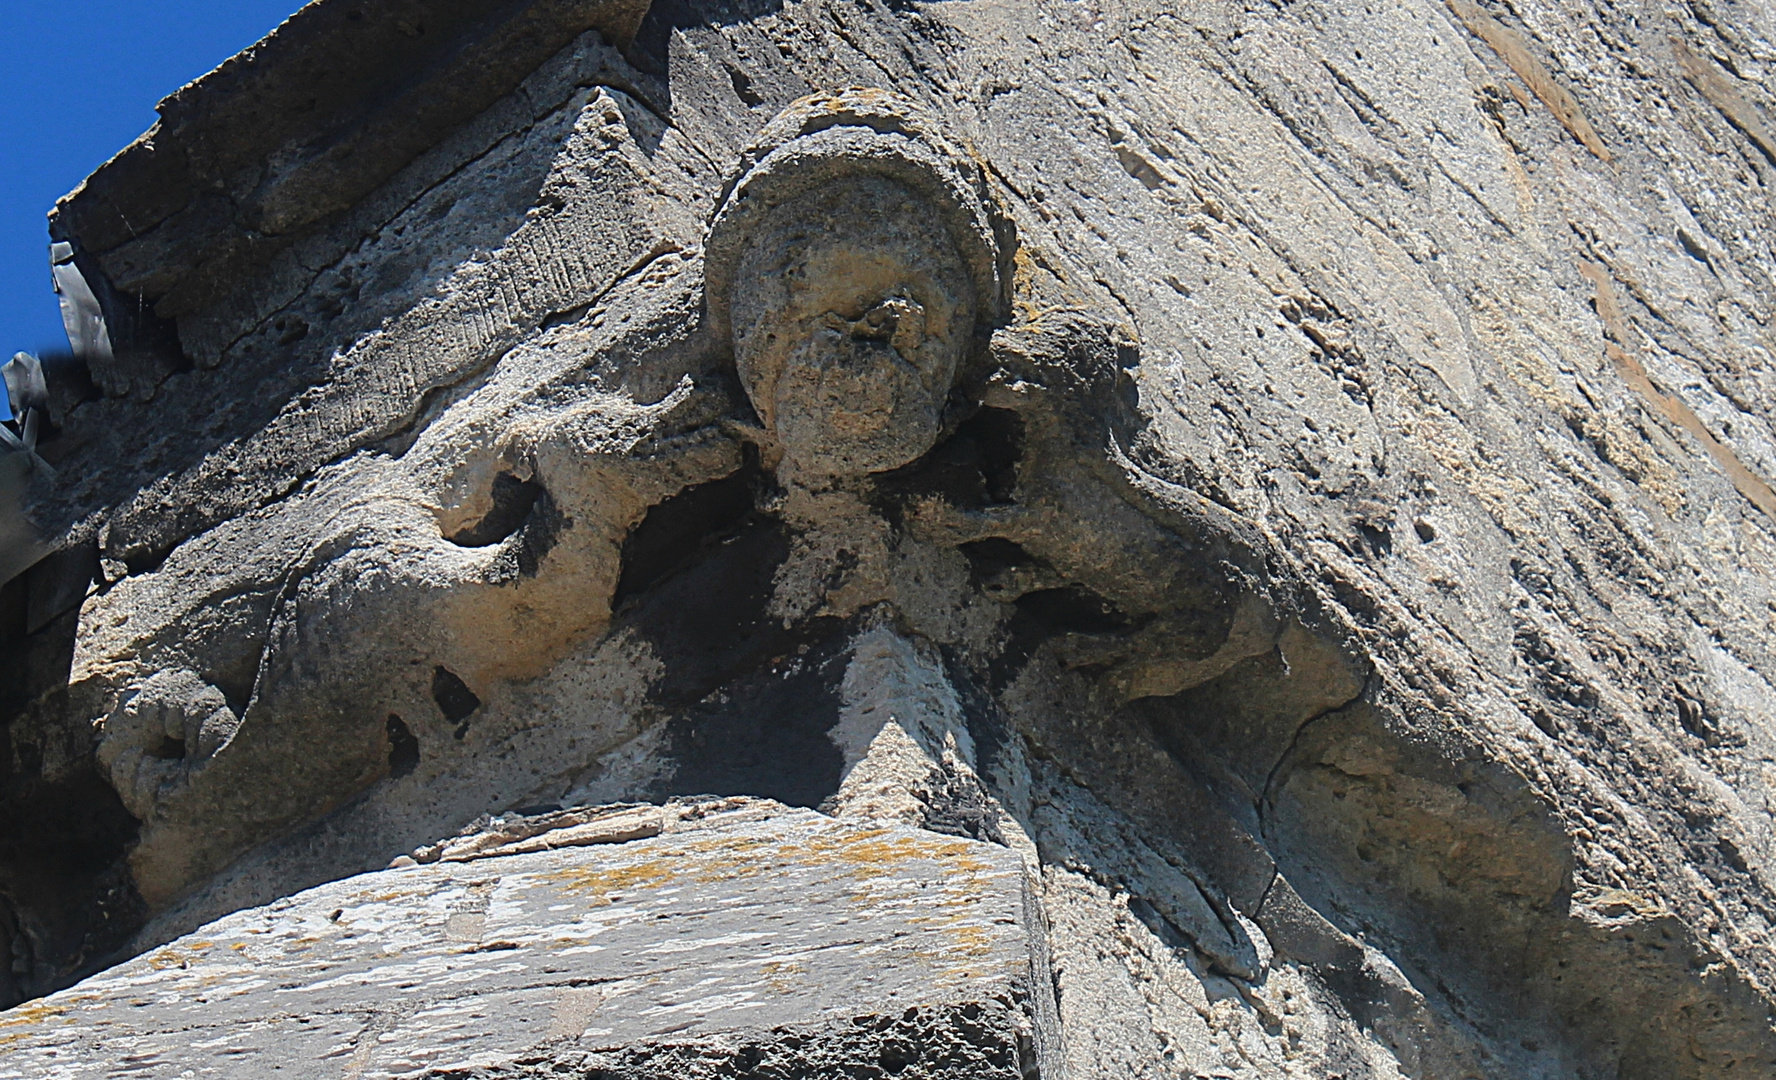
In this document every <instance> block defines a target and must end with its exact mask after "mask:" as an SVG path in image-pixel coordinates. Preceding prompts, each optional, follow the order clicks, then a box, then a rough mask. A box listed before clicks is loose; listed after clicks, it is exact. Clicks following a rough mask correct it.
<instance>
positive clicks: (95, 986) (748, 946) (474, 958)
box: [0, 800, 1046, 1080]
mask: <svg viewBox="0 0 1776 1080" xmlns="http://www.w3.org/2000/svg"><path fill="white" fill-rule="evenodd" d="M736 802H738V805H736ZM644 813H645V814H647V815H648V816H651V817H654V818H657V819H658V820H655V821H653V822H650V823H649V825H650V826H651V827H643V828H640V829H637V830H634V831H639V832H642V833H644V834H646V833H650V832H651V833H652V834H653V835H652V836H651V837H649V836H646V835H643V836H640V837H636V838H635V839H632V840H630V841H628V842H627V843H623V842H620V841H617V842H615V843H616V846H600V847H587V846H580V845H583V844H584V843H585V838H583V837H582V838H580V839H579V840H578V843H575V842H574V840H572V839H570V840H569V841H568V843H567V845H566V846H562V847H559V848H545V849H540V850H535V851H531V852H520V853H514V854H509V855H499V854H497V853H494V852H491V851H490V852H488V853H486V855H485V856H483V857H477V858H472V859H462V860H461V861H458V860H457V859H453V858H448V857H447V858H446V859H444V860H441V861H438V862H435V863H431V864H429V865H423V866H422V865H419V864H413V863H411V860H408V861H409V863H410V865H409V866H407V867H406V868H403V869H395V870H386V871H383V872H381V873H376V874H365V875H361V876H359V877H355V878H350V879H347V880H345V881H341V882H336V883H334V884H331V885H323V886H320V887H318V888H315V889H310V890H308V891H306V892H303V893H299V894H297V895H296V896H293V897H289V898H286V899H282V900H278V901H276V902H274V903H273V904H271V905H269V906H268V907H263V908H255V909H252V910H249V911H242V912H237V913H236V914H233V915H230V916H228V917H226V918H224V919H221V920H218V921H217V922H214V923H211V924H210V925H208V926H205V927H203V928H201V929H200V930H199V931H197V933H195V934H192V935H189V936H187V937H183V938H179V939H177V940H175V941H173V942H170V943H168V944H167V945H165V946H163V947H161V948H158V949H155V950H152V951H150V952H148V953H146V954H144V955H143V956H141V957H138V958H137V959H135V960H132V961H130V962H129V963H127V964H123V965H120V966H119V967H117V968H115V969H113V970H111V971H108V972H106V973H104V974H103V975H99V976H95V977H94V978H91V979H88V980H86V981H85V982H84V983H82V984H81V985H80V986H78V987H76V988H74V989H72V990H65V991H63V992H61V993H59V994H53V995H51V996H49V997H47V998H44V999H42V1000H41V1001H37V1002H33V1003H32V1004H30V1005H28V1006H24V1007H22V1008H19V1009H17V1010H14V1011H13V1012H11V1013H9V1014H7V1015H6V1016H5V1017H3V1018H0V1041H3V1042H4V1050H5V1058H4V1063H0V1076H4V1077H7V1078H8V1080H13V1078H18V1080H24V1078H32V1080H35V1078H40V1077H41V1078H49V1077H56V1078H69V1080H72V1078H74V1077H100V1076H113V1075H117V1073H116V1070H117V1069H118V1068H119V1067H125V1068H127V1071H128V1073H129V1075H132V1076H141V1077H169V1078H171V1077H179V1076H193V1075H195V1076H239V1077H259V1076H276V1075H280V1074H287V1073H289V1072H292V1071H295V1070H298V1069H299V1070H300V1072H301V1075H304V1076H312V1077H364V1078H366V1080H367V1078H370V1077H394V1076H406V1075H416V1074H419V1075H468V1074H473V1075H477V1076H508V1077H519V1076H550V1075H559V1074H560V1072H561V1071H562V1069H563V1068H564V1067H568V1066H571V1067H572V1068H574V1069H576V1070H579V1073H580V1074H581V1075H584V1074H587V1073H590V1074H591V1075H604V1076H635V1077H644V1076H645V1077H655V1076H658V1077H667V1076H672V1077H681V1078H682V1077H696V1076H703V1075H711V1076H719V1075H724V1074H731V1072H732V1065H733V1062H735V1061H740V1062H743V1063H744V1062H750V1063H751V1064H750V1066H746V1065H742V1068H751V1069H753V1070H755V1071H756V1072H757V1073H759V1074H761V1075H766V1076H785V1077H787V1076H808V1075H818V1074H822V1073H827V1074H833V1075H854V1076H888V1075H901V1076H907V1077H990V1076H993V1077H996V1076H1004V1077H1018V1076H1022V1075H1025V1074H1026V1073H1032V1072H1034V1071H1035V1069H1036V1067H1037V1062H1036V1056H1037V1047H1036V1042H1035V1038H1034V1036H1035V1016H1036V1015H1037V1012H1038V1008H1037V1007H1036V1006H1035V1004H1034V1003H1033V1002H1032V1000H1031V993H1032V989H1036V990H1038V991H1041V990H1043V989H1045V988H1046V987H1045V984H1034V986H1033V984H1032V982H1031V970H1032V967H1031V961H1032V959H1033V957H1034V956H1036V955H1040V954H1039V952H1037V953H1033V952H1032V943H1033V941H1035V942H1036V943H1037V944H1038V948H1040V943H1039V938H1040V935H1041V928H1040V927H1036V928H1034V930H1035V933H1034V934H1032V927H1031V925H1030V924H1029V923H1028V922H1027V920H1026V911H1027V910H1028V909H1027V905H1026V903H1025V890H1026V885H1025V877H1024V867H1023V864H1022V862H1021V861H1020V860H1019V859H1018V858H1017V856H1016V855H1014V854H1012V853H1011V852H1010V851H1007V850H1006V849H1005V848H1003V847H998V846H995V845H991V844H982V843H980V842H978V841H973V840H962V839H957V838H954V837H944V836H938V835H935V834H932V833H929V832H924V831H922V830H915V829H908V828H905V827H897V828H883V827H869V826H866V825H858V824H852V823H842V822H837V821H834V820H832V819H830V818H825V817H822V816H820V815H819V814H816V813H814V812H812V811H808V810H800V811H796V810H787V809H786V808H784V807H781V806H776V805H775V804H770V803H762V802H761V801H760V800H752V801H750V802H746V801H736V800H727V801H725V802H712V803H707V804H703V805H692V806H689V807H677V806H674V807H668V808H667V811H666V812H665V813H662V812H660V811H658V810H654V809H653V808H651V807H649V808H647V810H646V811H644ZM624 816H628V817H635V816H637V814H636V811H634V810H630V811H629V812H628V814H627V815H624V813H623V812H622V811H621V810H618V811H616V812H614V813H611V814H609V815H607V816H605V817H604V818H603V819H602V822H600V821H599V819H595V820H594V822H592V823H591V824H594V825H596V824H599V823H603V824H606V825H608V824H610V823H611V820H612V819H613V818H620V817H624ZM668 827H670V828H671V829H672V831H671V832H669V833H667V834H666V835H664V836H662V835H659V834H660V833H661V832H663V831H665V829H666V828H668ZM582 831H584V830H583V827H582ZM601 839H602V837H601ZM607 842H610V841H608V840H607ZM598 1069H603V1070H604V1071H603V1072H597V1071H596V1070H598Z"/></svg>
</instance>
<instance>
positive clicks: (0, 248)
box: [0, 0, 301, 362]
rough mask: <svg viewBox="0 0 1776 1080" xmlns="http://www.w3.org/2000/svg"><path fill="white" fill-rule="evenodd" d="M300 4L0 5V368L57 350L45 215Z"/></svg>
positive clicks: (1, 1)
mask: <svg viewBox="0 0 1776 1080" xmlns="http://www.w3.org/2000/svg"><path fill="white" fill-rule="evenodd" d="M300 6H301V0H153V2H144V0H0V362H4V360H5V359H6V358H7V357H9V356H11V355H12V354H13V353H14V352H16V351H19V350H25V351H28V352H38V351H41V350H44V349H66V348H67V338H66V337H65V336H64V335H63V333H62V322H61V316H60V314H58V313H57V310H56V303H55V294H54V293H52V292H51V291H50V287H49V253H48V251H49V249H48V245H49V233H48V230H47V228H46V226H45V224H44V215H45V214H47V213H48V212H49V208H50V207H51V206H53V205H54V204H55V201H56V199H58V198H59V197H61V196H62V195H65V194H66V193H68V192H69V191H71V190H73V188H74V186H75V185H76V184H78V183H80V181H81V180H82V179H83V178H85V176H86V175H87V174H88V173H90V172H92V171H93V170H94V169H96V168H98V167H99V166H100V165H101V164H103V163H104V162H105V160H106V159H107V158H109V157H110V156H111V155H112V154H115V153H116V152H117V151H119V150H121V149H123V148H124V147H125V146H127V145H129V143H130V142H131V141H132V140H134V139H135V137H136V136H138V135H140V134H141V133H142V132H144V131H146V130H148V127H149V126H150V125H151V124H153V123H154V106H155V103H156V102H158V101H159V100H160V99H161V98H163V97H166V96H167V95H168V94H170V93H172V92H173V91H174V90H177V89H178V88H179V87H181V86H183V85H185V84H186V83H188V82H190V81H191V80H193V79H195V78H197V77H198V76H199V75H202V74H203V73H204V72H206V71H209V70H210V69H211V68H213V67H215V66H216V65H217V64H220V63H221V62H222V61H224V60H226V59H227V58H228V57H230V56H233V55H234V54H235V53H237V52H239V51H241V50H242V49H244V48H246V47H247V46H248V45H251V44H252V43H253V42H255V41H257V40H259V39H260V38H262V37H264V36H265V35H266V33H267V32H269V31H270V30H271V29H272V28H273V27H275V26H276V25H277V24H278V23H280V22H282V21H283V20H284V19H285V18H287V17H288V16H289V15H290V13H291V12H293V11H295V10H296V9H297V8H298V7H300Z"/></svg>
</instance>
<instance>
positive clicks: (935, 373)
mask: <svg viewBox="0 0 1776 1080" xmlns="http://www.w3.org/2000/svg"><path fill="white" fill-rule="evenodd" d="M974 304H975V298H974V288H973V285H972V284H971V282H970V279H969V277H968V274H967V271H966V270H965V268H964V266H963V263H962V260H961V258H960V256H959V255H958V254H957V252H956V249H955V246H954V244H953V243H952V242H951V240H950V237H949V234H948V232H947V231H946V230H945V228H944V225H943V223H942V221H941V220H939V217H938V214H937V211H936V209H935V208H934V207H932V206H931V204H930V203H928V202H927V201H925V200H923V199H920V198H918V197H916V196H914V195H913V194H912V193H910V192H908V191H907V190H906V189H905V188H903V187H901V186H900V185H898V184H895V183H893V182H891V181H888V180H883V179H880V178H876V177H858V178H852V179H847V180H841V181H837V182H835V183H832V184H829V185H827V186H825V187H822V188H819V189H817V190H815V191H813V192H810V193H809V194H807V195H804V196H802V197H801V198H799V199H796V200H793V201H791V202H787V203H785V204H783V205H781V206H778V207H776V208H775V209H773V210H772V211H771V213H770V214H769V215H767V216H766V217H765V219H764V221H763V222H762V224H761V227H760V228H759V229H758V231H757V233H756V234H755V235H754V236H753V237H752V238H751V240H750V241H749V243H748V245H747V247H746V249H745V251H744V252H743V253H742V255H741V258H740V262H739V266H738V272H737V273H736V275H735V279H734V290H733V300H732V310H733V325H734V356H735V360H736V362H737V363H738V365H739V369H740V379H741V382H742V384H743V385H744V386H745V387H746V393H747V396H749V397H750V398H751V399H752V404H753V408H754V409H756V410H757V411H758V414H759V417H760V419H762V420H763V421H764V423H765V426H766V427H768V428H771V429H772V430H773V431H774V432H775V433H776V435H777V437H778V439H779V441H780V442H781V443H782V445H783V448H784V452H785V454H786V455H787V456H788V457H789V458H791V459H793V460H794V462H795V463H796V465H797V466H798V467H799V468H800V469H802V470H804V471H806V472H809V473H816V474H824V475H828V476H854V475H860V474H863V473H873V472H882V471H885V470H888V469H893V468H897V467H899V466H901V465H905V464H906V463H908V462H910V461H912V460H913V459H915V458H917V457H919V455H921V454H923V453H925V451H927V450H929V449H931V446H932V444H933V443H934V442H936V440H937V436H938V431H939V428H940V426H941V423H942V415H943V405H944V400H945V398H946V397H947V396H948V395H949V391H950V385H951V383H952V382H953V381H954V380H955V377H956V366H957V364H958V363H959V362H960V360H961V358H962V353H963V350H964V349H965V348H966V347H967V344H968V340H969V336H970V334H971V333H972V331H973V326H974Z"/></svg>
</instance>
